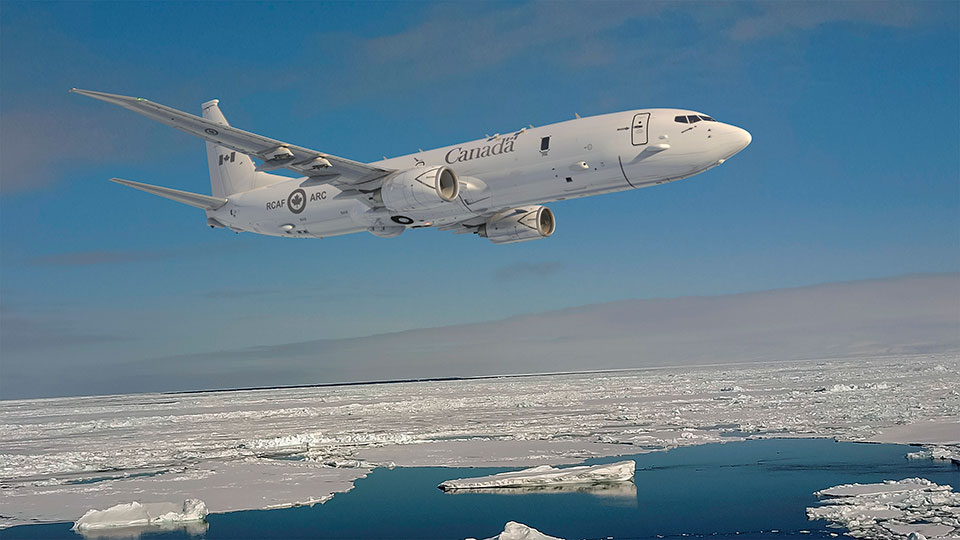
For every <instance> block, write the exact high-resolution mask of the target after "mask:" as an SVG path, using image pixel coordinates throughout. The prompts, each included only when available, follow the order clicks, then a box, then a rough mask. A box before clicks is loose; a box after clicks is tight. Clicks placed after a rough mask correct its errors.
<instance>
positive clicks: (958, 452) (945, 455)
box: [907, 446, 960, 465]
mask: <svg viewBox="0 0 960 540" xmlns="http://www.w3.org/2000/svg"><path fill="white" fill-rule="evenodd" d="M907 459H936V460H942V461H952V462H953V463H956V464H958V465H960V448H956V447H950V446H931V447H929V448H924V449H923V450H921V451H919V452H910V453H909V454H907Z"/></svg>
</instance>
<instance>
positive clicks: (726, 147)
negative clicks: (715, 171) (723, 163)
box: [717, 124, 753, 160]
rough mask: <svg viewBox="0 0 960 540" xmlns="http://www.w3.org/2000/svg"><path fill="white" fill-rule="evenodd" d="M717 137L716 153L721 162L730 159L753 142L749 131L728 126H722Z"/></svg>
mask: <svg viewBox="0 0 960 540" xmlns="http://www.w3.org/2000/svg"><path fill="white" fill-rule="evenodd" d="M718 135H719V137H718V139H719V140H718V141H717V142H718V143H719V145H718V147H717V152H718V153H719V154H721V155H720V159H723V160H726V159H730V158H731V157H733V156H734V155H735V154H737V153H739V152H740V151H741V150H743V149H744V148H746V147H747V146H748V145H749V144H750V143H751V142H752V141H753V137H752V136H751V135H750V132H749V131H747V130H745V129H743V128H738V127H737V126H731V125H730V124H724V126H723V128H722V130H721V131H720V133H719V134H718Z"/></svg>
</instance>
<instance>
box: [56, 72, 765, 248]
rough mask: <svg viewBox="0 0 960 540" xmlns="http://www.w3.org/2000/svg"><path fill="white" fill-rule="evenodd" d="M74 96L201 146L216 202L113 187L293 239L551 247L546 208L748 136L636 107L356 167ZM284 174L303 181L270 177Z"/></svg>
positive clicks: (686, 167)
mask: <svg viewBox="0 0 960 540" xmlns="http://www.w3.org/2000/svg"><path fill="white" fill-rule="evenodd" d="M70 92H74V93H77V94H81V95H84V96H89V97H91V98H94V99H98V100H101V101H105V102H107V103H113V104H115V105H119V106H121V107H124V108H126V109H129V110H131V111H134V112H136V113H140V114H142V115H144V116H146V117H148V118H152V119H153V120H156V121H158V122H161V123H164V124H167V125H169V126H173V127H175V128H177V129H180V130H183V131H186V132H187V133H190V134H192V135H196V136H197V137H200V138H202V139H204V140H206V146H207V161H208V164H209V169H210V186H211V191H212V194H211V195H202V194H199V193H190V192H187V191H181V190H177V189H172V188H168V187H161V186H154V185H150V184H144V183H140V182H134V181H131V180H123V179H120V178H113V179H111V180H112V181H113V182H117V183H119V184H123V185H125V186H129V187H132V188H136V189H139V190H142V191H146V192H147V193H152V194H154V195H159V196H160V197H165V198H167V199H171V200H173V201H177V202H180V203H183V204H187V205H190V206H194V207H196V208H200V209H202V210H204V211H205V212H206V216H207V225H209V226H210V227H214V228H227V229H230V230H233V231H235V232H238V233H239V232H248V231H249V232H254V233H257V234H263V235H270V236H282V237H290V238H325V237H328V236H336V235H342V234H350V233H356V232H362V231H367V232H370V233H372V234H374V235H376V236H379V237H384V238H393V237H396V236H399V235H400V234H401V233H403V232H404V231H406V230H407V229H419V228H425V227H435V228H437V229H439V230H443V231H452V232H453V233H454V234H460V233H474V234H476V235H478V236H480V237H482V238H486V239H488V240H490V241H491V242H493V243H494V244H511V243H515V242H525V241H529V240H537V239H541V238H547V237H549V236H551V235H552V234H553V233H554V231H555V230H556V219H555V217H554V214H553V212H552V211H551V210H550V209H549V208H547V207H545V206H543V204H544V203H548V202H552V201H562V200H566V199H573V198H577V197H587V196H591V195H599V194H602V193H611V192H617V191H626V190H630V189H638V188H644V187H649V186H656V185H660V184H665V183H667V182H673V181H676V180H681V179H684V178H689V177H691V176H693V175H696V174H700V173H702V172H704V171H707V170H709V169H712V168H713V167H716V166H717V165H720V164H722V163H724V162H725V161H726V160H728V159H730V157H732V156H733V155H734V154H736V153H738V152H740V151H741V150H743V149H744V148H746V147H747V145H749V144H750V142H751V140H752V138H751V136H750V133H748V132H747V131H746V130H744V129H742V128H739V127H736V126H733V125H730V124H725V123H722V122H718V121H716V120H714V119H713V118H712V117H710V116H707V115H705V114H702V113H699V112H696V111H689V110H681V109H639V110H630V111H624V112H617V113H612V114H604V115H599V116H591V117H584V118H581V117H580V116H579V115H576V118H574V119H572V120H568V121H565V122H559V123H556V124H550V125H546V126H542V127H537V128H534V127H533V126H530V127H529V128H523V129H520V130H517V131H514V132H511V133H506V134H499V133H498V134H495V135H493V136H487V137H484V138H483V139H477V140H474V141H470V142H465V143H462V144H456V145H453V146H447V147H444V148H438V149H435V150H428V151H426V152H424V151H420V152H417V153H416V154H410V155H406V156H401V157H396V158H390V159H383V160H381V161H375V162H372V163H360V162H357V161H352V160H349V159H345V158H341V157H337V156H334V155H331V154H328V153H326V152H320V151H317V150H311V149H309V148H305V147H302V146H296V145H294V144H290V143H287V142H284V141H281V140H277V139H271V138H268V137H263V136H261V135H256V134H254V133H250V132H247V131H243V130H241V129H237V128H235V127H231V126H230V125H229V124H228V123H227V120H226V118H224V116H223V113H222V112H220V107H219V105H218V103H219V101H218V100H216V99H214V100H211V101H208V102H206V103H204V104H203V105H202V106H201V111H202V113H201V114H202V117H198V116H194V115H192V114H189V113H185V112H181V111H178V110H176V109H172V108H170V107H166V106H164V105H160V104H159V103H154V102H152V101H148V100H146V99H143V98H138V97H128V96H120V95H115V94H107V93H103V92H94V91H90V90H80V89H77V88H73V89H71V90H70ZM279 169H286V170H287V171H292V172H294V173H296V174H298V175H301V176H300V177H299V178H291V177H289V176H281V175H277V174H270V172H269V171H276V170H279Z"/></svg>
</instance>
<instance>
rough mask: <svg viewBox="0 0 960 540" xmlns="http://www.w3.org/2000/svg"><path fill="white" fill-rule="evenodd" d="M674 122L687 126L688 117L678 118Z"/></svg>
mask: <svg viewBox="0 0 960 540" xmlns="http://www.w3.org/2000/svg"><path fill="white" fill-rule="evenodd" d="M673 121H674V122H680V123H681V124H686V123H687V117H686V116H678V117H676V118H674V119H673Z"/></svg>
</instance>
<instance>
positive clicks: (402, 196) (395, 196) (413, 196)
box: [380, 167, 460, 212]
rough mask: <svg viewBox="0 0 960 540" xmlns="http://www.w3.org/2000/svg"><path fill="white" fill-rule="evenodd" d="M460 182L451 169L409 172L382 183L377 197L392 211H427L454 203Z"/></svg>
mask: <svg viewBox="0 0 960 540" xmlns="http://www.w3.org/2000/svg"><path fill="white" fill-rule="evenodd" d="M459 195H460V180H459V179H458V178H457V173H455V172H453V169H451V168H450V167H431V168H428V169H425V168H416V169H409V170H406V171H401V172H398V173H395V174H394V175H392V176H390V177H389V178H387V179H386V180H384V181H383V186H382V188H381V189H380V198H381V199H382V200H383V205H384V206H386V207H387V208H388V209H390V210H393V211H394V212H408V211H414V210H429V209H430V208H435V207H437V206H440V205H442V204H443V203H447V202H451V201H455V200H457V197H458V196H459Z"/></svg>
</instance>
